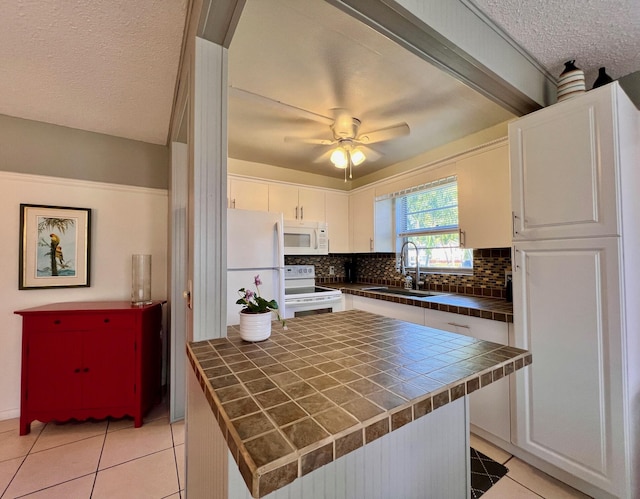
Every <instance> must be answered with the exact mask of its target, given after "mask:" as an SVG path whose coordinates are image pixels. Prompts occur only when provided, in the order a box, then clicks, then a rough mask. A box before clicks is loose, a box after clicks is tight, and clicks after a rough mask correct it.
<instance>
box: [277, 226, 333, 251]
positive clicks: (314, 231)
mask: <svg viewBox="0 0 640 499" xmlns="http://www.w3.org/2000/svg"><path fill="white" fill-rule="evenodd" d="M283 232H284V254H285V255H328V254H329V235H328V233H327V224H326V223H325V222H306V221H301V220H285V221H284V231H283Z"/></svg>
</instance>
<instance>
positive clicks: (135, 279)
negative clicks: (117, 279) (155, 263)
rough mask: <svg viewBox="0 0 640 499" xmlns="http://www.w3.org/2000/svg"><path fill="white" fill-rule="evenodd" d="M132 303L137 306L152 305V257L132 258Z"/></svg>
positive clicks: (136, 256)
mask: <svg viewBox="0 0 640 499" xmlns="http://www.w3.org/2000/svg"><path fill="white" fill-rule="evenodd" d="M131 303H132V304H133V305H136V306H142V305H148V304H150V303H151V255H132V257H131Z"/></svg>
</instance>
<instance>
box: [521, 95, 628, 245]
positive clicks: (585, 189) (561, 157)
mask: <svg viewBox="0 0 640 499" xmlns="http://www.w3.org/2000/svg"><path fill="white" fill-rule="evenodd" d="M613 113H614V111H613V107H612V100H611V88H609V87H602V88H600V89H596V90H592V91H590V92H588V93H587V94H585V95H584V96H581V97H580V98H575V99H571V100H568V101H565V102H562V103H559V104H555V105H553V106H550V107H548V108H545V109H542V110H540V111H537V112H535V113H532V114H530V115H528V116H525V117H523V118H521V119H519V120H517V121H515V122H513V123H510V124H509V143H510V148H511V153H510V156H511V184H512V196H513V199H512V203H513V216H514V219H513V239H514V240H523V239H554V238H564V237H584V236H606V235H615V234H618V229H617V221H616V171H617V161H618V158H617V156H616V154H615V151H614V135H613V119H614V116H613Z"/></svg>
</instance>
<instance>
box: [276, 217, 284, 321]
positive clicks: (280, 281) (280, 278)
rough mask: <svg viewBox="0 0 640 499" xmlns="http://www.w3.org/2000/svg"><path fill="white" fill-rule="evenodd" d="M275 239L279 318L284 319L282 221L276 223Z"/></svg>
mask: <svg viewBox="0 0 640 499" xmlns="http://www.w3.org/2000/svg"><path fill="white" fill-rule="evenodd" d="M276 237H277V238H278V264H277V265H276V267H277V268H278V307H279V312H280V317H282V318H284V317H285V315H284V233H283V227H282V221H281V220H278V221H277V222H276Z"/></svg>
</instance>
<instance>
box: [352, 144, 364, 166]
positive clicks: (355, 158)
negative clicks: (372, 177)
mask: <svg viewBox="0 0 640 499" xmlns="http://www.w3.org/2000/svg"><path fill="white" fill-rule="evenodd" d="M365 159H367V157H366V156H365V155H364V153H363V152H362V151H361V150H360V149H358V148H355V149H353V150H352V151H351V162H352V163H353V165H354V166H358V165H359V164H361V163H362V162H363V161H364V160H365Z"/></svg>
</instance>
